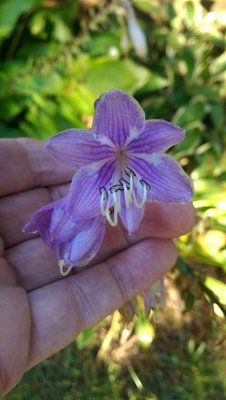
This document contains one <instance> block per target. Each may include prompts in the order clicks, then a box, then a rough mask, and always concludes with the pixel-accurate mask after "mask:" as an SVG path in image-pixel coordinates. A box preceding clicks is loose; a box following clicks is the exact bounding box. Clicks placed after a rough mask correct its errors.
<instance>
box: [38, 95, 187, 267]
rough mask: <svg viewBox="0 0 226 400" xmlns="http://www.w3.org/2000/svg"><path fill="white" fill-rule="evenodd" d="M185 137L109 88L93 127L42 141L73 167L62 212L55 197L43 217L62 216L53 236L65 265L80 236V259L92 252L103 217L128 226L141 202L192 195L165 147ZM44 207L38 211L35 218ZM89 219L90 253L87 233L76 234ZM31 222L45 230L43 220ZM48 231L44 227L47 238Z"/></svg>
mask: <svg viewBox="0 0 226 400" xmlns="http://www.w3.org/2000/svg"><path fill="white" fill-rule="evenodd" d="M183 138H184V131H183V130H182V129H181V128H179V127H177V126H175V125H173V124H171V123H169V122H167V121H163V120H148V121H145V117H144V112H143V110H142V108H141V107H140V105H139V104H138V102H137V101H136V100H135V99H134V98H132V97H131V96H129V95H127V94H125V93H123V92H121V91H118V90H110V91H109V92H107V93H105V94H103V95H102V96H101V97H100V99H99V100H97V101H96V103H95V116H94V122H93V127H92V129H90V130H82V129H69V130H65V131H63V132H61V133H59V134H58V135H56V136H54V137H53V138H51V139H50V140H49V141H48V142H47V149H48V151H49V152H50V153H51V154H52V155H53V156H54V157H55V158H56V159H58V160H59V161H61V162H63V163H64V164H66V165H69V166H70V167H74V168H75V169H76V170H77V171H76V174H75V176H74V178H73V181H72V184H71V188H70V192H69V195H68V196H67V198H66V200H65V201H64V203H63V204H64V205H63V212H62V211H60V208H58V207H59V206H58V205H57V206H54V207H53V210H54V211H53V212H52V214H51V216H50V217H49V220H50V222H49V224H48V226H49V225H50V227H51V226H52V224H56V226H57V224H58V222H59V221H60V222H59V224H62V226H63V228H62V232H61V236H64V235H65V237H64V240H62V243H63V245H61V246H58V244H57V243H58V241H59V239H57V238H58V234H59V232H60V229H58V230H57V234H56V232H55V233H54V235H53V236H55V243H56V244H57V245H56V247H57V248H58V253H59V254H60V260H65V261H64V262H65V265H66V266H67V265H69V263H71V265H76V263H77V259H76V256H75V255H76V251H78V252H79V251H80V247H81V243H82V246H84V254H83V258H84V259H83V260H82V259H80V260H79V264H84V263H85V262H86V261H87V260H89V259H90V257H92V256H94V255H95V253H96V252H97V251H98V249H99V247H100V245H101V242H102V239H103V236H104V220H107V221H108V223H109V224H110V225H112V226H116V225H117V224H118V222H119V219H120V220H121V222H122V224H123V225H124V227H125V228H126V229H127V231H128V232H129V233H130V234H131V233H133V232H134V231H135V230H136V229H137V227H138V225H139V223H140V221H141V219H142V217H143V215H144V207H145V203H146V202H180V203H183V202H189V201H190V200H191V199H192V196H193V188H192V184H191V182H190V180H189V178H188V176H187V175H186V174H185V172H184V171H183V169H182V168H181V166H180V165H179V164H178V163H177V162H176V161H175V160H173V159H172V158H171V157H169V156H168V155H166V154H164V152H165V151H166V150H167V149H168V148H170V147H171V146H173V145H174V144H176V143H178V142H180V141H181V140H183ZM57 204H58V203H57ZM47 207H48V206H47ZM61 210H62V208H61ZM42 212H43V211H42ZM42 212H41V214H39V212H38V213H37V214H36V221H38V218H39V217H38V215H40V216H41V217H42ZM48 215H50V211H49V214H48ZM88 219H90V220H91V221H92V226H93V236H92V235H91V236H92V238H91V239H90V238H89V240H91V242H92V243H95V245H94V244H93V251H92V252H91V253H90V252H88V253H89V254H88V253H86V251H85V250H86V247H87V246H88V245H89V243H88V240H86V241H82V242H81V243H80V244H79V241H78V238H79V237H80V236H79V235H80V233H79V232H84V229H85V228H84V227H83V224H84V226H85V221H87V220H88ZM52 221H54V222H52ZM73 223H75V224H76V227H75V231H74V225H73ZM36 228H37V226H36ZM48 229H49V227H48ZM48 229H47V230H48ZM36 230H38V231H40V233H41V234H42V236H45V234H43V233H42V232H43V227H42V226H40V227H39V228H37V229H36ZM44 230H45V229H44ZM68 231H69V232H70V235H68ZM72 232H73V234H72ZM51 234H52V233H51V228H50V230H49V231H48V234H47V236H48V240H49V237H50V238H51ZM49 235H50V236H49ZM81 235H82V234H81ZM84 235H85V233H84ZM69 236H70V237H69ZM73 237H75V238H77V239H73ZM48 240H47V241H46V242H47V244H48V245H50V242H51V241H50V242H49V241H48ZM57 240H58V241H57ZM73 240H74V242H73ZM72 242H73V243H72ZM76 246H78V248H77V250H76ZM59 248H60V250H59ZM69 248H70V251H69V250H68V249H69ZM72 249H73V250H72ZM73 255H74V256H73ZM61 264H62V262H61Z"/></svg>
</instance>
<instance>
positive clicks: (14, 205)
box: [0, 184, 69, 248]
mask: <svg viewBox="0 0 226 400" xmlns="http://www.w3.org/2000/svg"><path fill="white" fill-rule="evenodd" d="M68 190H69V185H68V184H64V185H56V186H51V187H50V188H49V189H48V188H37V189H33V190H28V191H26V192H22V193H19V194H16V195H11V196H6V197H3V198H1V199H0V221H1V224H0V236H2V238H3V240H4V243H5V247H6V248H7V247H10V246H13V245H14V244H17V243H20V242H22V241H24V240H29V239H30V238H31V236H30V235H28V234H27V233H23V227H24V225H25V223H26V222H27V221H28V218H29V217H30V216H31V215H32V214H33V213H34V212H35V211H36V210H37V209H38V208H39V207H41V206H43V205H44V204H47V203H50V202H51V201H54V200H57V199H59V198H61V197H63V196H64V195H66V193H67V192H68Z"/></svg>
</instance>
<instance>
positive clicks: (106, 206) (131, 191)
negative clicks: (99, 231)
mask: <svg viewBox="0 0 226 400" xmlns="http://www.w3.org/2000/svg"><path fill="white" fill-rule="evenodd" d="M125 174H126V175H127V176H128V177H129V180H128V179H127V177H126V179H124V178H121V179H120V180H119V183H117V184H116V185H113V186H111V187H110V189H109V190H107V189H106V188H105V187H101V188H100V195H101V197H100V211H101V214H102V215H103V216H104V217H105V218H106V220H107V221H108V223H109V224H110V225H111V226H113V227H115V226H117V224H118V215H119V214H120V212H121V201H122V197H121V196H124V202H125V206H126V208H129V207H130V205H131V204H134V205H135V206H136V207H137V208H142V207H143V206H144V205H145V203H146V201H147V193H148V190H149V189H150V185H149V184H148V183H147V182H146V181H145V180H143V179H140V180H139V185H141V186H142V198H141V200H138V199H137V196H136V193H135V186H134V178H135V177H136V174H135V172H134V171H132V170H131V169H130V168H126V169H125ZM106 200H107V202H106ZM111 210H112V216H111Z"/></svg>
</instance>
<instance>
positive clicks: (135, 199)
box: [133, 185, 147, 208]
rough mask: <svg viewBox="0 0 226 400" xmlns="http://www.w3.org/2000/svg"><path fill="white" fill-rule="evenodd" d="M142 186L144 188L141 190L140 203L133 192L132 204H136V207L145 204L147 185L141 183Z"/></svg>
mask: <svg viewBox="0 0 226 400" xmlns="http://www.w3.org/2000/svg"><path fill="white" fill-rule="evenodd" d="M143 188H144V190H143V197H142V200H141V202H140V203H138V201H137V198H136V195H135V193H134V192H133V202H134V204H135V206H136V207H137V208H142V207H143V206H144V205H145V203H146V200H147V186H146V185H143Z"/></svg>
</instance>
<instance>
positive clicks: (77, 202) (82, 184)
mask: <svg viewBox="0 0 226 400" xmlns="http://www.w3.org/2000/svg"><path fill="white" fill-rule="evenodd" d="M114 171H115V161H110V162H107V163H105V164H104V165H102V166H101V167H100V168H99V169H98V170H97V169H96V168H81V169H80V170H79V171H78V172H77V174H76V175H75V177H74V178H73V181H72V184H71V189H70V193H69V196H70V201H69V208H68V211H69V214H70V215H72V217H73V218H76V219H77V218H90V217H94V216H96V215H98V214H100V197H101V195H100V188H101V187H107V188H108V187H109V186H112V185H113V182H112V179H113V175H114Z"/></svg>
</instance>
